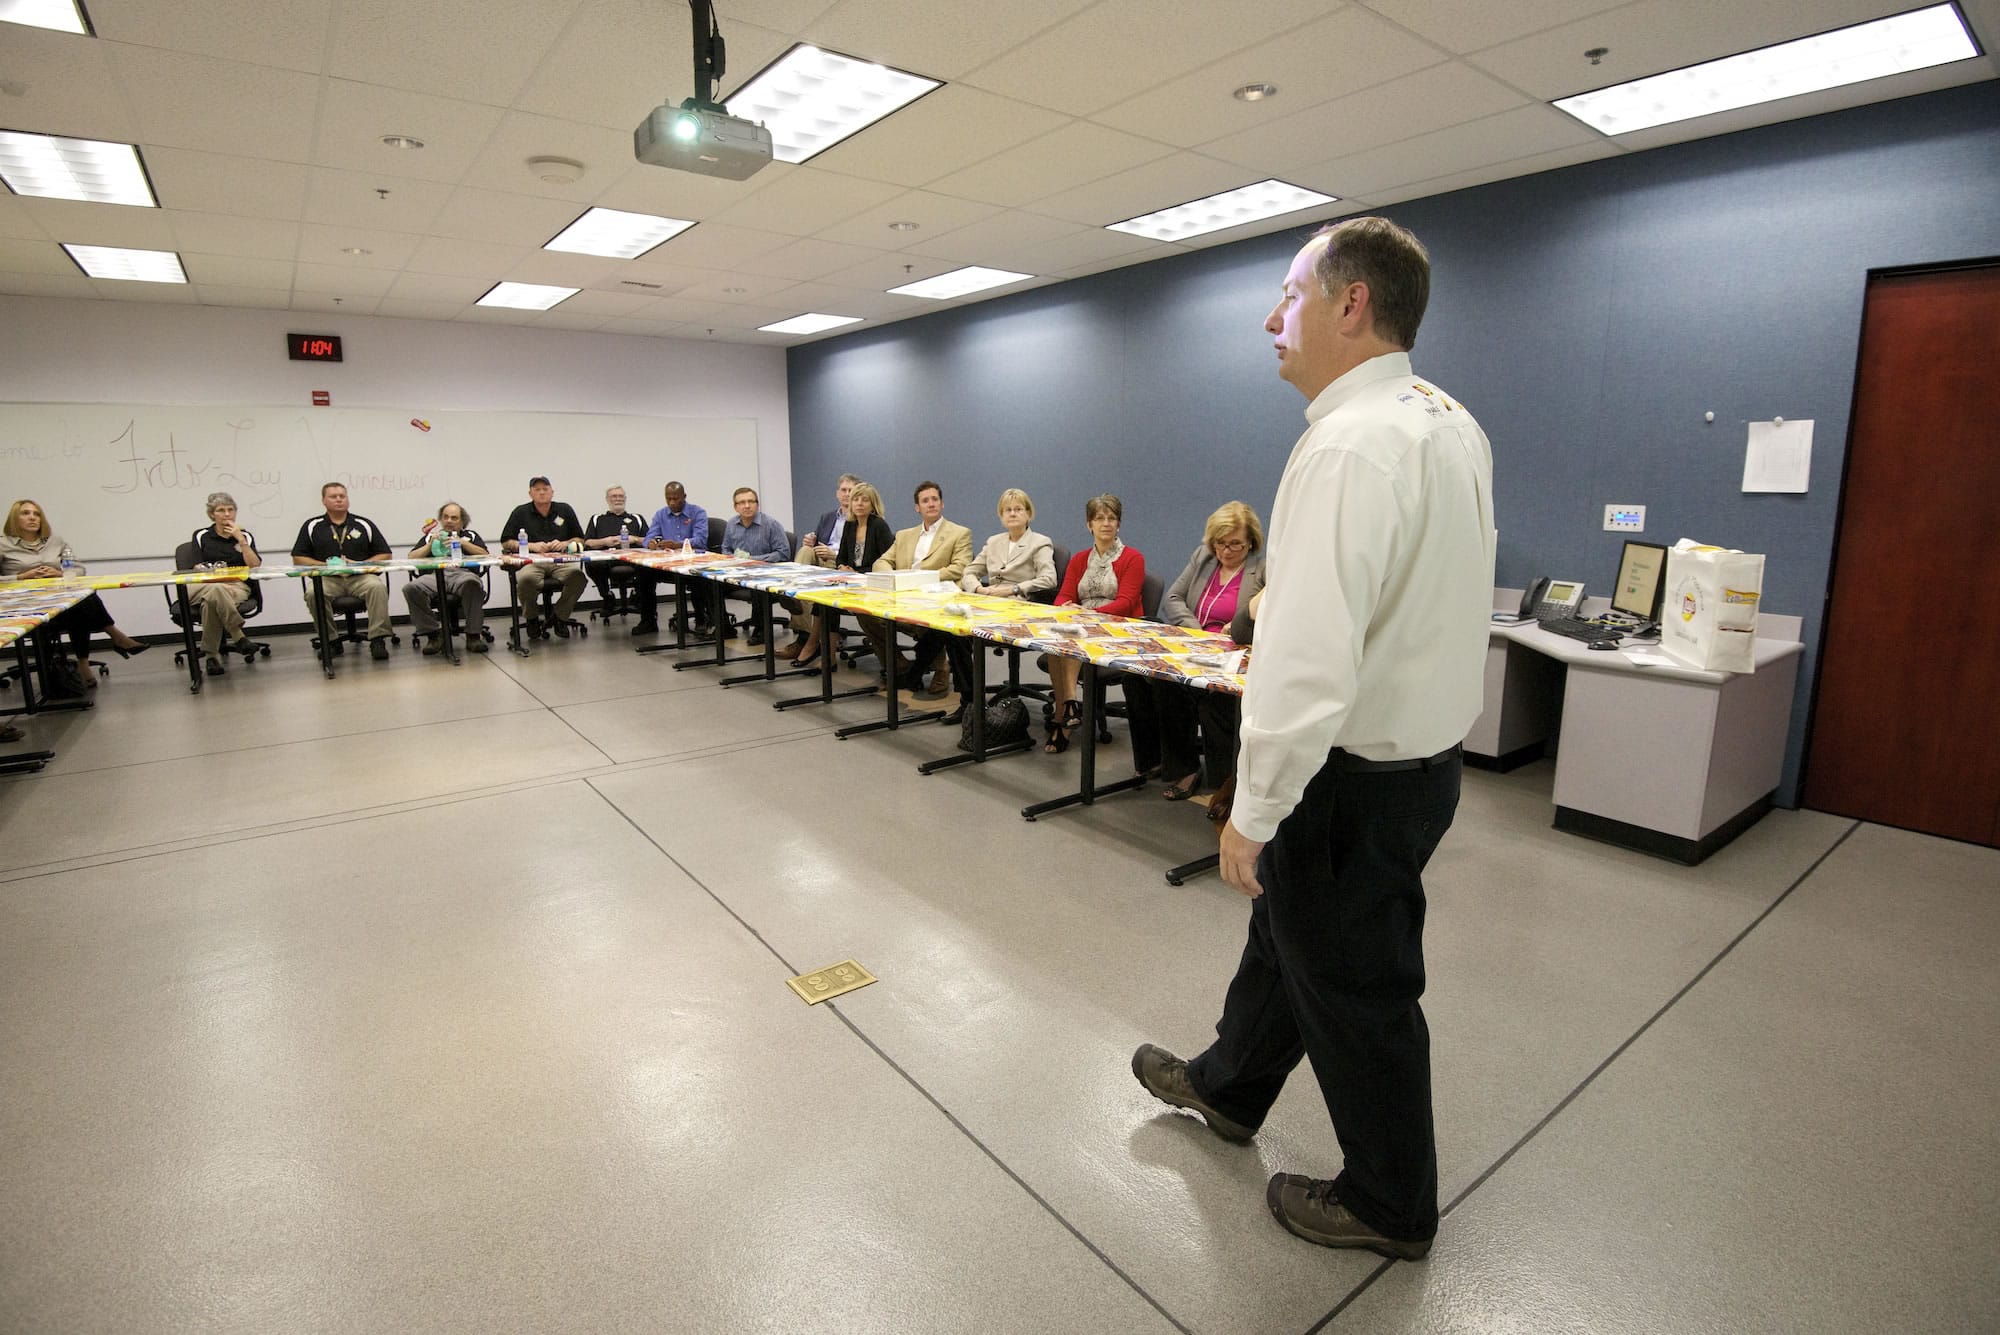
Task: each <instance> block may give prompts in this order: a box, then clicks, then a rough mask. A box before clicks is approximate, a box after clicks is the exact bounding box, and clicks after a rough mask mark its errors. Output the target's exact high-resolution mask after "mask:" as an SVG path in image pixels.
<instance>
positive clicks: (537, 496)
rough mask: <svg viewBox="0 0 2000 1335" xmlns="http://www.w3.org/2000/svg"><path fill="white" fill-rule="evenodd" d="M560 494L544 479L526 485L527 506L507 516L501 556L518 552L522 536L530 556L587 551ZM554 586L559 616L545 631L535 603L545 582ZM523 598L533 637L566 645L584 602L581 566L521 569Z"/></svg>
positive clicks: (524, 615) (573, 515)
mask: <svg viewBox="0 0 2000 1335" xmlns="http://www.w3.org/2000/svg"><path fill="white" fill-rule="evenodd" d="M555 497H556V489H555V486H554V484H553V483H551V482H550V481H549V480H548V479H547V478H545V477H531V478H529V479H528V501H527V503H526V504H525V505H517V506H515V507H514V513H512V514H510V515H508V516H507V523H506V525H505V526H504V527H502V528H501V530H500V532H501V533H502V534H504V535H505V538H506V540H505V542H504V543H503V544H502V546H501V550H502V551H506V552H518V551H519V550H520V545H521V543H520V538H521V534H523V533H526V534H527V535H528V552H531V553H541V554H544V555H555V554H558V553H561V552H580V551H582V550H583V525H582V524H581V523H579V522H578V520H577V517H576V511H574V510H572V509H570V507H569V506H568V504H566V503H565V502H563V501H559V500H557V499H556V498H555ZM551 579H553V580H555V582H556V584H557V585H558V587H560V588H561V590H562V592H561V593H560V594H559V595H558V596H557V598H556V610H555V614H554V615H553V617H551V618H550V623H549V625H548V626H543V625H542V624H541V623H540V622H539V621H538V620H537V619H536V617H535V614H534V613H535V606H536V601H537V599H539V598H540V597H541V593H542V585H543V583H544V582H546V581H547V580H551ZM516 587H518V588H519V589H520V592H521V616H522V619H523V620H525V621H526V622H527V623H528V634H529V636H530V637H532V638H535V639H540V638H541V637H542V636H544V635H546V634H547V633H548V632H549V630H550V629H553V630H554V631H555V633H556V634H557V635H559V636H561V637H562V638H563V639H565V640H566V639H568V638H569V619H570V613H572V612H574V611H576V602H577V599H579V598H581V597H583V567H582V566H580V565H575V564H570V565H542V566H535V565H531V566H523V567H521V573H520V576H519V581H518V584H517V586H516Z"/></svg>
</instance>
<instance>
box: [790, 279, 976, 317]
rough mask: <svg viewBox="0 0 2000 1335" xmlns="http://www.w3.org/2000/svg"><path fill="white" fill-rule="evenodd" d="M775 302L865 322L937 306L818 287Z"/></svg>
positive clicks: (806, 287)
mask: <svg viewBox="0 0 2000 1335" xmlns="http://www.w3.org/2000/svg"><path fill="white" fill-rule="evenodd" d="M1008 290H1009V291H1011V290H1012V289H1011V288H1010V289H1008ZM774 300H775V302H776V304H778V305H781V306H789V307H791V308H793V309H795V310H801V311H820V312H822V313H823V314H827V315H858V316H860V317H861V318H862V319H864V320H879V319H881V318H883V317H884V316H896V315H911V314H919V313H921V311H920V309H919V308H921V309H922V310H934V309H936V307H937V303H936V302H934V301H926V300H925V299H924V298H922V297H907V296H901V297H899V296H892V295H891V294H889V293H888V292H881V291H877V292H864V291H861V290H860V289H859V288H834V287H826V286H824V285H822V284H819V283H801V284H799V286H797V287H795V288H793V289H792V290H791V291H789V292H782V293H780V294H779V295H778V296H777V297H776V298H775V299H774ZM766 323H767V324H768V323H769V321H766Z"/></svg>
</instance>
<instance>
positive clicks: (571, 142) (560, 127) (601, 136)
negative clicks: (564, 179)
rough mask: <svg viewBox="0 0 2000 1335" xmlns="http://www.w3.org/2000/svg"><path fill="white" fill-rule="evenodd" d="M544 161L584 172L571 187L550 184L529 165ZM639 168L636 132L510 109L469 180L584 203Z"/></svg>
mask: <svg viewBox="0 0 2000 1335" xmlns="http://www.w3.org/2000/svg"><path fill="white" fill-rule="evenodd" d="M541 157H554V158H568V159H569V160H570V161H572V162H580V163H582V164H583V172H582V174H581V175H579V176H578V177H577V179H576V180H575V181H573V182H571V183H570V184H568V185H560V184H556V183H554V182H550V181H544V180H542V179H541V178H540V177H539V176H537V175H536V174H535V173H534V172H533V171H531V170H529V167H528V159H529V158H541ZM633 165H634V164H633V161H632V132H631V131H630V130H610V129H606V128H605V127H604V126H601V125H584V124H581V123H580V122H577V121H565V120H557V119H555V118H554V117H552V116H531V115H529V114H527V113H526V112H521V111H510V112H508V113H507V114H506V115H505V116H503V117H502V118H501V120H500V124H499V126H498V127H497V128H496V129H495V130H494V132H493V134H492V136H491V137H490V138H489V139H488V140H487V142H486V146H485V147H484V148H482V149H481V150H480V151H479V154H478V156H477V157H475V158H474V159H473V161H472V168H471V171H470V172H469V173H468V175H467V176H466V178H465V180H466V184H468V185H477V186H480V187H482V188H485V189H489V190H510V191H515V192H518V193H520V194H524V195H547V196H549V197H550V198H552V199H567V200H570V201H572V202H575V203H578V204H583V203H588V202H590V201H591V200H594V199H596V197H597V196H598V195H600V194H602V193H603V192H604V191H605V190H607V189H609V188H610V187H611V186H613V185H615V184H616V183H617V182H618V181H619V179H620V178H622V177H623V176H624V175H625V174H626V173H627V172H629V171H631V169H632V167H633ZM582 211H583V210H582V209H580V208H579V209H578V210H577V212H579V213H581V212H582Z"/></svg>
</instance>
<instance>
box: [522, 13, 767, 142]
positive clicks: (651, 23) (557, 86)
mask: <svg viewBox="0 0 2000 1335" xmlns="http://www.w3.org/2000/svg"><path fill="white" fill-rule="evenodd" d="M727 36H728V38H729V45H730V47H731V52H730V55H731V64H732V65H733V64H734V63H735V54H736V53H735V50H734V48H735V46H736V31H735V27H734V25H731V26H730V28H729V29H728V30H727ZM773 40H776V38H775V35H774V38H773ZM693 91H694V81H693V78H692V76H691V75H690V73H689V65H688V17H687V9H686V7H685V6H680V5H665V4H660V3H659V2H658V0H585V3H584V4H583V5H582V6H581V7H579V8H577V10H576V17H575V18H574V19H572V20H571V21H570V24H569V26H568V28H567V29H565V30H564V32H563V34H562V36H561V37H560V38H559V39H557V41H556V42H555V43H554V45H553V46H552V47H551V48H550V49H549V52H548V55H547V57H546V59H544V60H543V61H542V63H541V65H540V67H539V68H538V69H536V70H535V72H534V74H533V75H532V76H531V77H530V79H529V81H528V84H527V86H526V87H525V88H524V89H522V90H521V94H520V96H519V97H518V98H516V99H515V100H514V101H513V103H512V105H513V106H514V108H515V109H516V110H519V111H526V112H532V113H534V114H536V115H542V116H554V117H556V118H558V119H561V120H567V121H580V122H582V123H584V124H587V125H598V126H603V127H605V128H607V129H612V130H623V131H625V132H626V133H627V134H628V135H629V134H630V133H631V132H632V127H633V126H635V125H637V124H638V123H639V122H640V121H641V120H643V119H644V118H645V116H646V113H647V112H649V111H651V110H652V109H653V108H654V107H656V106H658V105H660V103H661V102H663V101H669V100H671V101H674V102H678V101H680V100H681V99H682V98H684V97H686V96H687V95H688V94H690V93H692V92H693ZM626 151H627V152H628V153H629V152H630V149H629V147H628V148H627V150H626Z"/></svg>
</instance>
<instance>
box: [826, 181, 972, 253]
mask: <svg viewBox="0 0 2000 1335" xmlns="http://www.w3.org/2000/svg"><path fill="white" fill-rule="evenodd" d="M999 211H1000V210H999V209H998V208H997V207H996V206H994V205H992V204H981V203H979V202H977V201H976V200H970V199H957V198H954V197H953V196H951V195H936V194H932V193H931V192H930V191H928V190H906V191H904V192H902V193H901V194H898V195H896V196H894V197H893V198H891V199H888V200H885V201H884V202H882V203H880V204H877V205H876V206H875V207H874V208H872V209H864V210H862V211H861V212H860V213H857V214H855V215H854V216H853V217H852V218H849V219H847V220H846V221H845V222H840V223H836V224H834V225H833V226H832V227H823V228H821V229H820V230H819V231H818V232H817V233H815V235H817V236H818V237H819V239H820V240H822V241H838V242H841V243H842V244H844V245H849V246H871V247H874V248H876V249H880V250H889V249H891V248H893V247H897V246H907V245H909V244H910V243H911V242H913V241H916V240H918V239H920V238H922V237H924V236H936V235H938V234H940V233H943V232H950V231H954V230H956V229H958V228H960V227H967V226H970V225H971V224H973V223H976V222H978V221H979V220H980V219H981V218H990V217H992V216H993V215H994V214H996V213H998V212H999ZM892 222H913V223H915V224H917V228H916V230H915V231H911V232H894V231H891V230H889V224H890V223H892Z"/></svg>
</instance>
